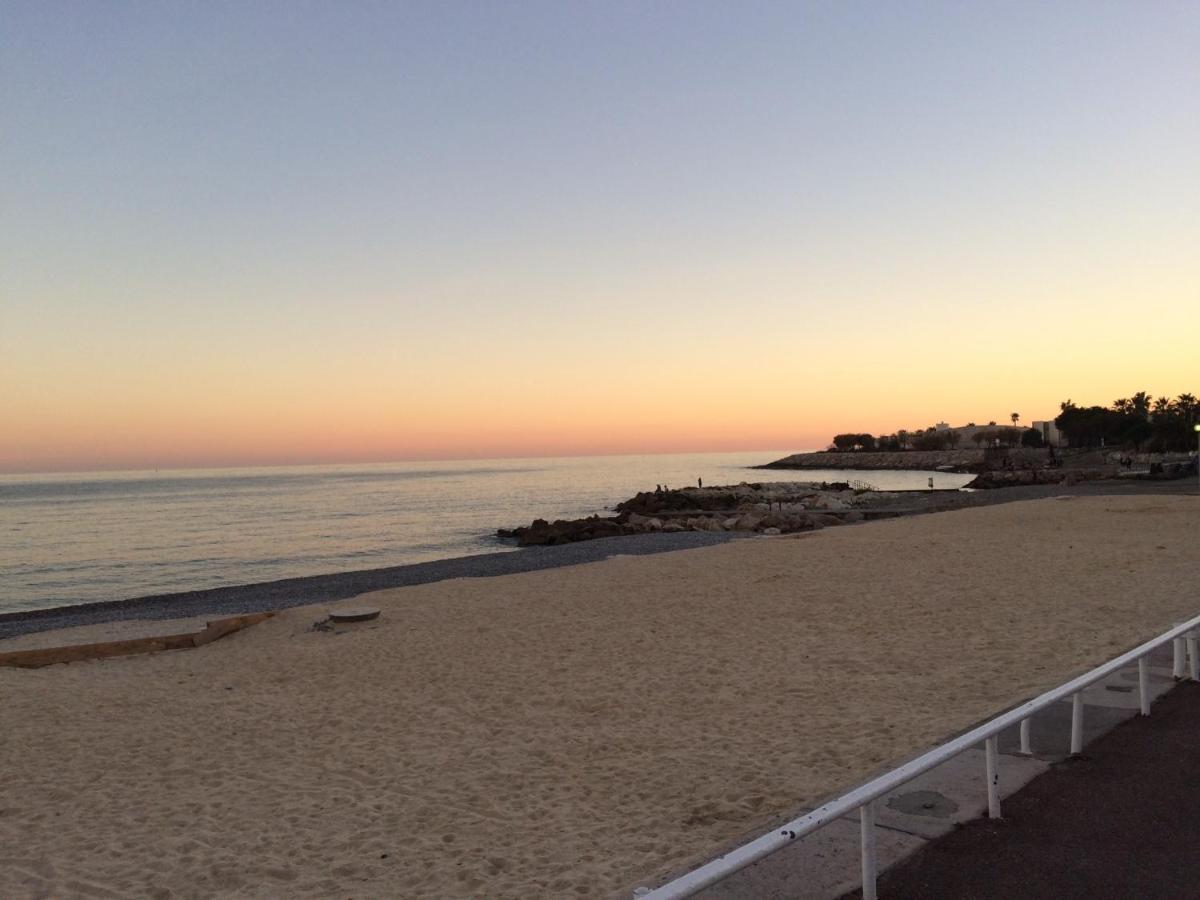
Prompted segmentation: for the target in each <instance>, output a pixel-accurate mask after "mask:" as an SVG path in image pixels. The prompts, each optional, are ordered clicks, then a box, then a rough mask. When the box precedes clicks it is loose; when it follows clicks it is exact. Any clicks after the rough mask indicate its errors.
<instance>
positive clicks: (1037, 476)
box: [966, 468, 1116, 490]
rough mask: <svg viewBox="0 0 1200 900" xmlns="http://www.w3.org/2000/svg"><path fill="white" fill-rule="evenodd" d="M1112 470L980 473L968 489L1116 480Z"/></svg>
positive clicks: (1034, 470)
mask: <svg viewBox="0 0 1200 900" xmlns="http://www.w3.org/2000/svg"><path fill="white" fill-rule="evenodd" d="M1115 477H1116V472H1115V471H1114V470H1112V469H1054V468H1046V469H996V470H993V471H989V472H980V473H979V474H978V475H976V476H975V478H974V480H972V481H971V482H970V483H969V484H967V485H966V487H968V488H971V489H972V490H986V489H990V488H1002V487H1018V486H1020V485H1028V484H1065V485H1072V484H1079V483H1080V482H1081V481H1099V480H1101V479H1103V478H1115Z"/></svg>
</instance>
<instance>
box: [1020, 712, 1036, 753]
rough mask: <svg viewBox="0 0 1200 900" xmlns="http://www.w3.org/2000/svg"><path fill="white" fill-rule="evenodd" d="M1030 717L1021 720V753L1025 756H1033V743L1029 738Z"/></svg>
mask: <svg viewBox="0 0 1200 900" xmlns="http://www.w3.org/2000/svg"><path fill="white" fill-rule="evenodd" d="M1030 718H1031V717H1030V716H1026V717H1025V718H1024V719H1022V720H1021V753H1023V754H1024V755H1025V756H1033V745H1032V743H1031V742H1030V740H1029V720H1030Z"/></svg>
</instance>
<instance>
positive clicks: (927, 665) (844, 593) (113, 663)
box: [0, 496, 1200, 898]
mask: <svg viewBox="0 0 1200 900" xmlns="http://www.w3.org/2000/svg"><path fill="white" fill-rule="evenodd" d="M1198 522H1200V501H1198V500H1197V499H1196V498H1192V497H1166V496H1136V497H1077V498H1074V499H1071V500H1068V501H1058V500H1037V501H1030V502H1019V503H1010V504H1004V505H1000V506H993V507H986V508H977V509H964V510H958V511H954V512H945V513H937V514H932V515H927V516H921V517H917V518H908V519H893V520H886V521H881V522H875V523H870V524H866V525H861V526H855V527H852V528H837V529H827V530H825V531H822V532H820V533H817V534H813V535H810V536H803V537H800V538H795V537H785V538H760V539H752V540H744V541H737V542H733V543H729V544H723V545H720V546H715V547H709V548H704V549H697V550H687V551H680V552H675V553H665V554H659V555H655V556H644V557H619V558H615V559H610V560H607V561H603V562H598V563H591V564H587V565H581V566H574V567H568V568H559V569H551V570H546V571H539V572H531V573H525V574H517V575H505V576H502V577H497V578H475V579H458V580H452V581H443V582H439V583H435V584H426V585H420V586H414V587H405V588H397V589H393V590H388V591H382V592H378V593H374V594H370V595H366V597H364V598H360V599H359V600H357V601H354V605H359V604H361V603H364V602H366V603H370V604H372V605H375V606H379V607H381V608H382V609H383V616H382V617H381V618H380V619H379V620H378V621H376V622H371V623H365V624H361V625H352V626H339V627H338V628H337V629H336V630H334V631H314V630H312V627H311V626H312V624H313V623H314V622H315V621H316V620H317V619H319V618H321V616H322V615H323V612H324V611H325V609H326V607H298V608H294V609H290V610H287V611H285V612H283V613H281V614H280V615H278V616H277V617H276V618H274V619H272V620H270V621H268V622H266V623H264V624H261V625H256V626H254V627H253V628H250V629H248V630H246V631H244V632H240V633H238V634H236V635H234V636H232V637H229V638H227V639H225V640H222V641H219V642H217V643H214V644H210V645H208V646H206V647H203V648H200V649H196V650H190V651H177V652H171V653H163V654H158V655H153V656H144V657H129V658H123V659H112V660H105V661H99V662H88V663H73V664H70V665H65V666H64V665H59V666H52V667H49V668H45V669H38V670H15V669H0V726H2V727H0V896H4V897H36V896H53V897H62V896H100V897H104V896H128V895H139V896H151V897H201V896H213V895H218V896H228V897H256V896H257V897H275V896H280V895H288V896H311V897H324V896H330V895H334V896H343V897H355V896H357V897H369V896H409V897H475V896H488V897H513V898H517V897H521V898H526V897H530V896H548V897H550V896H553V897H570V896H579V897H609V896H620V895H622V894H624V893H625V892H627V891H630V890H632V888H633V887H634V886H636V885H638V884H644V883H651V882H653V881H654V880H655V879H656V878H660V877H662V876H664V875H666V874H668V873H670V872H675V871H679V870H681V869H683V868H686V867H689V866H690V865H693V864H696V863H699V862H701V861H703V860H704V859H705V858H707V857H709V856H711V855H713V854H714V853H715V852H717V851H718V850H720V849H721V848H723V847H725V846H728V845H729V844H730V843H731V842H734V841H737V840H739V839H741V838H746V837H751V836H753V835H755V834H757V833H759V832H760V831H762V830H764V829H766V828H768V827H770V826H771V825H772V824H774V823H775V822H777V821H780V820H782V819H784V818H786V817H787V816H788V815H789V814H790V813H792V812H793V811H794V810H795V809H796V808H798V807H800V806H802V805H805V804H809V803H812V802H813V801H815V800H817V799H819V798H820V797H822V796H825V795H828V794H830V793H833V792H836V791H838V790H839V789H842V788H845V787H847V786H850V785H852V784H854V783H856V782H858V781H860V780H862V779H863V778H864V777H866V776H867V775H869V774H870V773H872V772H874V771H876V770H878V769H879V768H880V767H881V766H883V765H884V764H886V763H888V762H889V761H893V760H897V759H899V758H902V757H906V756H909V755H911V754H912V753H915V752H917V751H919V750H921V749H924V748H926V747H928V746H931V745H933V744H935V743H938V742H939V741H940V740H941V739H942V738H944V737H945V736H947V735H949V734H951V733H953V732H956V731H959V730H962V729H963V728H966V727H968V726H969V725H971V724H973V723H975V722H977V721H978V720H980V719H982V718H984V717H986V716H988V715H989V714H991V713H995V712H997V711H999V710H1001V709H1003V708H1005V707H1007V706H1009V705H1011V704H1013V703H1015V702H1017V701H1019V700H1021V699H1023V698H1025V697H1028V696H1030V695H1032V694H1036V693H1038V692H1039V691H1041V690H1044V689H1047V688H1049V687H1052V686H1054V685H1055V684H1058V683H1061V682H1062V681H1063V680H1065V679H1066V678H1068V677H1070V676H1071V675H1072V674H1075V673H1077V672H1079V671H1082V670H1083V669H1086V668H1089V667H1091V666H1093V665H1095V664H1097V663H1099V662H1101V661H1103V660H1105V659H1108V658H1110V657H1112V656H1114V655H1116V654H1117V653H1119V652H1121V651H1123V650H1125V649H1127V648H1128V647H1130V646H1132V645H1134V644H1136V643H1137V642H1139V641H1140V640H1143V639H1145V638H1148V637H1151V636H1153V635H1154V634H1157V633H1159V632H1161V631H1163V630H1165V629H1166V628H1167V627H1169V626H1170V625H1171V624H1172V623H1174V622H1178V621H1181V620H1182V619H1184V618H1189V617H1191V616H1193V615H1195V614H1196V613H1197V612H1200V609H1197V600H1198V598H1197V595H1196V591H1195V577H1196V572H1197V571H1200V565H1198V564H1200V542H1197V540H1196V538H1197V537H1198V536H1200V529H1198V528H1197V524H1198ZM162 624H164V625H165V624H167V623H162ZM108 636H110V635H106V637H108ZM79 639H80V635H79V633H78V630H76V633H75V634H73V635H72V640H79ZM98 639H100V638H98ZM19 640H20V639H14V640H12V641H0V651H2V650H6V649H16V648H17V647H18V641H19Z"/></svg>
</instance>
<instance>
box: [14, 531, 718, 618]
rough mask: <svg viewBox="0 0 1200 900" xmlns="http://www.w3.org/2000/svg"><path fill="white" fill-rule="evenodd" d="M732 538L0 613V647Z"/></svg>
mask: <svg viewBox="0 0 1200 900" xmlns="http://www.w3.org/2000/svg"><path fill="white" fill-rule="evenodd" d="M737 537H739V535H734V534H709V533H702V532H682V533H679V534H658V535H655V534H646V535H631V536H625V537H612V538H601V539H598V540H594V541H586V542H583V543H578V544H565V545H560V546H555V547H519V548H515V549H513V550H501V551H495V552H492V553H477V554H473V555H471V556H453V557H449V558H447V559H438V560H431V561H429V562H421V563H408V564H406V565H400V566H387V567H384V568H379V569H355V570H351V571H348V572H330V573H326V574H322V575H304V576H300V577H297V578H284V579H279V580H277V581H261V582H256V583H252V584H236V585H225V586H221V587H213V588H203V589H200V590H195V591H181V592H175V593H169V594H149V595H146V596H141V597H130V598H127V599H122V600H99V601H93V602H89V603H77V604H70V605H67V606H47V607H41V608H38V609H25V610H12V611H10V612H0V641H2V640H4V639H6V638H10V637H17V636H19V635H23V634H32V633H34V632H39V631H51V630H55V629H59V628H74V627H77V626H80V625H98V624H102V623H105V622H117V621H123V620H131V619H187V618H195V617H199V616H213V615H236V614H239V613H252V612H270V611H272V610H278V609H290V608H292V607H295V606H308V605H311V604H314V603H333V602H336V601H338V600H346V599H349V598H350V597H355V596H358V595H359V594H365V593H369V592H371V591H380V590H386V589H388V588H393V587H409V586H412V585H419V584H432V583H434V582H438V581H447V580H449V579H452V578H488V577H491V576H494V575H508V574H514V573H519V572H535V571H540V570H543V569H556V568H560V567H562V566H573V565H579V564H580V563H588V562H597V561H599V560H602V559H608V558H610V557H613V556H644V555H649V554H653V553H668V552H671V551H674V550H690V549H694V548H697V547H710V546H713V545H714V544H720V543H724V542H726V541H729V540H734V539H736V538H737Z"/></svg>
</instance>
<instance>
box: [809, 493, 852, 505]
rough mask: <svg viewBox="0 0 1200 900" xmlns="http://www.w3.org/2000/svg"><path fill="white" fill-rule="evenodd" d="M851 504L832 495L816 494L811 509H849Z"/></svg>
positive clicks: (810, 503)
mask: <svg viewBox="0 0 1200 900" xmlns="http://www.w3.org/2000/svg"><path fill="white" fill-rule="evenodd" d="M849 508H850V504H849V503H847V502H846V501H844V500H842V499H840V498H838V497H835V496H833V495H832V494H816V495H815V496H814V497H813V499H812V500H811V501H810V502H809V509H849Z"/></svg>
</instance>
